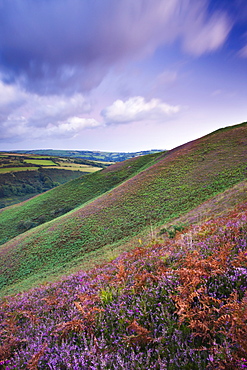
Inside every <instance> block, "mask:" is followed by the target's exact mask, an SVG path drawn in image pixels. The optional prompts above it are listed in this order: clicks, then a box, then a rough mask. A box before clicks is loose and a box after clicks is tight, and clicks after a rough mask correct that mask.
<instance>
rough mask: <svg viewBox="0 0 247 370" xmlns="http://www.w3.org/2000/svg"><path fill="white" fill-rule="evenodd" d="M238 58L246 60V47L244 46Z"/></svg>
mask: <svg viewBox="0 0 247 370" xmlns="http://www.w3.org/2000/svg"><path fill="white" fill-rule="evenodd" d="M238 54H239V56H240V57H241V58H247V45H245V46H244V47H243V48H242V49H241V50H240V51H239V53H238Z"/></svg>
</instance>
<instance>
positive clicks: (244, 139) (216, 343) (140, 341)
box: [0, 123, 247, 370]
mask: <svg viewBox="0 0 247 370" xmlns="http://www.w3.org/2000/svg"><path fill="white" fill-rule="evenodd" d="M246 145H247V124H246V123H243V124H240V125H236V126H233V127H228V128H225V129H221V130H218V131H216V132H214V133H212V134H210V135H207V136H204V137H203V138H200V139H198V140H195V141H193V142H190V143H187V144H184V145H182V146H180V147H178V148H175V149H173V150H171V151H168V152H164V153H156V154H152V155H151V156H143V157H139V158H133V159H131V160H129V161H126V162H123V163H121V164H120V163H117V164H115V165H113V166H110V167H108V168H106V169H103V170H101V171H99V172H96V173H94V174H91V175H86V176H85V177H84V178H83V181H82V179H76V180H73V181H71V182H69V183H67V184H64V185H62V186H59V187H57V188H56V189H52V190H50V191H48V192H46V193H44V194H41V195H39V196H37V197H35V198H33V199H31V200H28V201H26V202H24V203H23V204H20V205H15V206H12V207H9V208H6V209H4V210H3V211H2V212H1V213H0V221H2V229H1V233H2V234H1V235H4V238H6V239H10V240H9V241H7V242H6V243H4V244H3V245H2V246H0V270H1V295H2V298H1V300H0V305H1V310H0V312H1V323H0V336H1V339H0V364H1V365H0V366H2V368H3V369H4V370H12V369H16V368H17V369H29V370H30V369H31V370H37V369H38V370H43V369H54V370H55V369H83V370H88V369H91V370H93V369H109V370H110V369H116V370H118V369H119V370H120V369H126V370H127V369H130V370H135V369H137V370H138V369H143V370H144V369H145V370H146V369H156V370H162V369H164V370H165V369H168V370H178V369H184V370H186V369H188V370H190V369H192V370H202V369H203V370H204V369H205V370H206V369H210V370H213V369H228V370H235V369H236V370H240V369H244V368H246V367H247V341H246V337H247V310H246V306H247V305H246V303H247V227H246V226H247V192H246V189H247V179H246V177H247V171H246ZM79 189H80V190H79ZM82 189H83V190H82ZM90 192H91V194H90ZM46 196H48V198H45V197H46ZM73 197H74V198H73ZM52 198H54V201H56V198H57V201H58V204H59V205H60V206H61V205H63V206H64V207H65V206H66V202H65V201H66V200H68V204H69V205H70V207H72V209H71V210H70V211H69V212H68V213H66V214H64V215H63V216H59V215H58V216H59V217H57V215H56V213H54V214H53V215H52V217H50V215H51V210H52V209H54V205H55V203H52ZM59 199H60V200H59ZM62 200H63V201H62ZM60 202H61V203H60ZM73 202H75V203H73ZM49 206H50V207H51V208H49ZM35 207H36V208H35ZM38 209H39V213H38ZM40 210H42V211H43V210H44V212H43V213H44V215H45V217H48V219H47V220H46V219H44V220H43V223H42V224H40V225H38V226H36V227H32V228H31V229H29V230H26V231H25V232H23V230H21V229H20V228H19V230H18V225H19V226H20V221H21V219H20V217H21V214H22V217H23V213H22V212H25V215H29V218H30V220H31V221H33V220H35V218H34V217H36V216H35V215H39V216H40ZM46 214H47V215H49V216H46ZM37 217H38V216H37ZM49 217H50V220H49ZM12 224H13V229H15V231H14V232H13V234H11V231H10V232H9V231H8V232H6V231H5V229H11V228H8V227H6V226H7V225H12ZM33 226H35V225H33ZM16 230H18V232H17V231H16ZM4 233H5V234H4ZM17 234H19V235H17ZM2 242H4V239H2ZM107 261H108V262H107ZM72 271H74V272H75V271H78V272H76V273H74V274H72V275H69V273H71V272H72ZM45 281H46V284H45V285H40V284H41V283H44V282H45ZM31 287H32V290H28V289H30V288H31Z"/></svg>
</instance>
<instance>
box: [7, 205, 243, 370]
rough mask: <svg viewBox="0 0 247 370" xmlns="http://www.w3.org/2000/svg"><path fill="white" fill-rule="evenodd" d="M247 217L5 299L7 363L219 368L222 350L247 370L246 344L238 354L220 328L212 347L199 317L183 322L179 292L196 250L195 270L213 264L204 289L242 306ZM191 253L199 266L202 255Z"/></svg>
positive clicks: (93, 368)
mask: <svg viewBox="0 0 247 370" xmlns="http://www.w3.org/2000/svg"><path fill="white" fill-rule="evenodd" d="M246 223H247V222H246V210H245V211H242V212H239V213H237V214H234V215H232V214H231V215H229V216H228V217H225V218H224V217H222V218H219V219H217V220H210V221H208V222H206V223H204V224H202V225H201V227H199V228H198V227H197V228H191V229H190V230H189V231H187V235H188V233H189V237H188V236H187V237H186V236H184V235H183V237H182V236H181V235H178V236H177V237H176V239H175V240H171V239H168V238H167V239H166V240H164V242H163V243H157V244H152V245H151V246H147V247H145V248H144V247H140V248H137V249H135V250H133V251H132V252H129V253H125V254H124V255H122V256H120V257H119V258H117V259H116V260H114V261H113V262H111V263H108V264H106V265H104V266H102V267H98V268H95V269H93V270H91V271H89V272H88V273H85V272H81V273H78V274H75V275H73V276H70V277H68V278H65V279H64V280H63V281H60V282H58V283H53V284H50V285H46V286H43V287H40V288H37V289H34V290H32V291H29V292H27V293H23V294H18V295H16V296H13V297H5V298H4V299H2V300H1V301H0V336H1V341H0V368H1V369H4V370H13V369H18V370H21V369H29V370H35V369H38V370H43V369H48V370H49V369H51V370H57V369H61V370H63V369H64V370H65V369H73V370H76V369H78V370H79V369H82V370H101V369H114V370H120V369H126V370H127V369H128V370H138V369H143V370H144V369H145V370H146V369H155V370H158V369H159V370H162V369H168V370H174V369H184V370H185V369H191V370H193V369H195V370H200V369H206V368H209V369H210V368H211V369H214V368H216V367H215V366H216V365H217V364H219V362H217V361H220V360H219V358H221V357H222V353H223V352H222V351H223V350H222V348H225V350H226V353H228V354H227V355H226V359H228V360H229V359H230V360H232V361H233V363H234V366H235V368H236V369H238V368H239V369H242V368H245V367H246V361H247V359H246V358H245V354H244V352H242V353H241V357H240V358H239V357H238V358H236V356H235V353H234V350H235V349H234V348H235V347H234V348H233V343H234V345H235V342H233V341H231V340H230V341H229V340H228V339H227V338H225V337H220V336H217V338H216V339H215V340H216V341H217V343H216V344H215V347H214V350H213V351H212V348H210V343H209V342H207V340H206V341H204V339H203V338H202V337H198V336H196V335H195V332H194V331H193V329H192V325H191V323H190V322H186V321H181V320H180V317H179V310H180V311H182V309H181V307H178V305H177V301H176V298H175V297H178V296H179V294H180V295H181V294H182V293H181V292H182V290H181V284H182V283H181V281H180V279H181V275H180V274H179V271H180V269H183V272H186V269H187V270H188V267H186V266H187V265H186V263H187V262H185V261H187V260H188V258H190V256H191V255H192V252H193V251H196V252H197V254H198V259H201V261H202V265H201V266H202V267H200V268H201V270H200V269H199V267H198V266H197V267H195V268H198V271H199V272H198V274H199V273H200V271H202V268H203V269H204V270H203V273H201V275H200V280H198V281H199V283H198V286H195V291H196V290H198V292H202V291H203V292H204V293H205V292H206V294H207V295H208V296H209V297H212V298H214V299H215V300H216V299H217V300H221V302H223V303H224V302H226V300H227V299H228V298H229V297H230V296H231V294H232V292H237V297H238V298H237V303H238V304H240V303H241V302H242V301H243V300H244V299H246V290H247V264H246V263H247V255H246V237H247V230H246ZM222 251H223V252H222ZM224 251H225V252H224ZM189 261H190V263H191V266H192V267H191V268H192V269H193V263H195V266H196V263H197V261H196V260H195V262H193V258H190V260H189ZM191 261H192V262H191ZM203 261H205V263H204V265H203ZM207 261H211V262H210V263H209V262H207ZM206 263H207V264H206ZM181 271H182V270H181ZM188 271H189V270H188ZM191 271H192V270H191ZM188 274H189V272H188ZM188 276H189V275H188ZM198 276H199V275H198ZM188 285H189V283H188ZM188 289H189V287H188ZM192 293H193V292H192ZM198 297H199V294H198ZM198 297H197V298H196V299H197V300H195V301H194V302H192V303H193V304H195V307H200V297H199V298H198ZM184 299H187V298H186V297H185V298H184ZM180 302H182V300H180ZM223 303H222V304H223ZM200 309H201V308H200ZM192 310H193V307H192ZM192 312H194V311H192ZM218 347H220V351H218V354H217V348H218ZM227 351H228V352H227ZM227 356H228V357H227ZM234 356H235V357H234Z"/></svg>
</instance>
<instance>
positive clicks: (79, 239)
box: [0, 123, 247, 294]
mask: <svg viewBox="0 0 247 370" xmlns="http://www.w3.org/2000/svg"><path fill="white" fill-rule="evenodd" d="M246 144H247V124H246V123H243V124H240V125H236V126H232V127H227V128H225V129H221V130H218V131H216V132H214V133H212V134H210V135H207V136H205V137H202V138H200V139H198V140H195V141H192V142H190V143H187V144H184V145H182V146H180V147H178V148H175V149H173V150H171V151H168V152H165V153H161V154H160V153H158V154H154V155H152V156H151V157H148V158H146V157H145V156H144V157H140V159H135V158H134V159H132V160H130V161H133V162H128V161H127V162H123V164H121V165H119V164H116V165H113V166H110V167H108V168H106V169H104V170H103V171H99V172H97V173H95V174H92V175H87V179H88V181H89V182H88V183H87V182H86V183H85V184H84V183H83V182H81V180H80V179H77V180H74V181H72V182H71V183H68V184H70V185H71V184H73V185H72V187H70V185H68V184H65V185H62V186H61V187H58V188H56V189H53V190H51V191H49V192H47V193H45V194H42V195H39V196H38V197H36V198H34V199H33V200H32V203H30V202H31V200H29V201H28V202H26V203H24V204H21V205H19V206H14V207H10V209H6V210H4V211H2V213H1V214H0V215H1V219H2V220H3V221H4V222H5V224H4V223H3V226H2V229H1V230H2V231H1V232H2V233H3V234H2V235H4V237H5V238H11V237H13V236H15V235H16V233H17V232H16V229H18V226H16V225H19V222H20V217H21V214H22V215H23V214H25V215H29V216H30V219H31V220H35V217H36V215H38V216H37V217H40V216H41V212H42V215H46V207H48V208H47V212H48V213H47V214H49V216H48V218H49V217H50V214H51V210H50V209H51V208H50V202H52V201H53V202H54V203H53V205H52V207H53V208H52V209H55V208H54V204H56V207H58V209H59V208H60V207H66V206H67V199H68V204H69V207H70V208H73V209H72V210H71V211H70V212H69V213H67V214H65V215H63V216H61V217H57V218H54V219H53V220H51V221H49V222H45V223H43V224H42V225H39V226H37V227H35V228H33V229H32V230H28V231H26V232H24V233H22V234H20V235H19V236H16V237H14V238H13V239H12V240H10V241H8V242H7V243H5V244H3V245H2V246H1V249H0V270H1V282H0V284H1V288H2V292H3V294H5V293H6V292H11V291H16V290H18V289H23V288H27V287H30V286H35V285H36V284H37V283H39V282H42V281H47V280H49V279H50V278H51V276H52V275H53V274H55V275H57V276H59V275H61V274H68V273H69V271H71V269H76V268H78V269H79V268H80V266H82V264H83V263H84V262H85V260H90V256H92V255H93V254H94V253H95V251H97V253H98V254H100V253H102V254H103V253H104V249H105V248H110V249H112V250H114V248H115V247H117V246H118V245H120V244H124V242H126V241H127V240H128V239H129V238H132V237H133V236H135V235H138V234H139V233H141V232H143V231H144V230H150V229H153V228H155V227H158V226H160V225H163V224H165V223H168V222H171V221H172V220H173V219H176V218H177V217H179V216H182V215H183V214H185V213H187V212H188V211H190V210H192V209H193V208H195V207H197V206H199V205H200V204H201V203H203V202H205V201H207V200H208V199H210V198H212V197H213V196H216V195H217V194H220V193H222V192H224V191H225V190H226V189H229V188H231V187H233V186H234V185H236V184H238V183H239V182H241V181H244V180H245V179H246V176H247V170H246V158H247V146H246ZM136 161H137V162H136ZM138 161H141V165H140V162H139V163H138ZM131 163H138V165H136V166H137V168H136V169H135V170H134V169H132V167H131ZM122 166H124V168H125V170H124V171H123V172H124V173H125V171H126V167H127V170H129V171H130V173H129V174H128V176H126V173H125V175H124V176H123V177H121V176H119V173H118V171H120V173H121V169H123V167H122ZM127 172H128V171H127ZM93 176H101V177H100V178H98V179H94V180H93V182H91V183H90V181H91V180H92V179H93ZM113 178H114V179H115V180H116V181H115V180H114V181H115V182H114V181H113ZM84 179H85V177H84ZM107 179H110V184H109V183H108V185H106V184H107ZM83 181H84V180H83ZM100 181H102V183H101V184H100ZM95 184H98V185H99V188H98V189H97V191H95V190H94V189H95V188H94V186H95ZM92 185H93V186H92ZM87 186H88V193H87V195H86V196H82V197H80V195H79V193H78V191H79V188H80V187H81V188H84V190H83V191H85V189H86V188H87ZM59 188H60V191H61V193H60V195H59V196H61V198H57V197H56V194H59V193H56V192H55V191H58V189H59ZM47 196H48V197H49V198H48V200H46V198H45V197H47ZM71 198H73V201H72V200H71ZM59 199H60V200H59ZM36 202H37V203H36ZM42 202H43V203H42ZM35 204H36V207H37V208H36V211H34V210H33V209H34V208H35ZM59 204H60V205H59ZM46 205H48V206H46ZM18 207H19V208H18ZM25 207H26V209H25ZM29 207H30V208H29ZM33 207H34V208H33ZM74 207H77V208H74ZM24 209H25V211H24ZM40 210H41V212H40ZM12 212H13V213H12ZM18 212H19V215H18V216H16V215H17V214H18ZM54 216H56V212H55V213H54V214H53V216H52V217H54ZM45 217H46V216H45ZM52 217H51V218H52ZM12 225H13V229H15V231H14V232H13V233H11V231H10V232H5V231H4V230H5V229H9V230H11V229H12ZM19 232H20V231H19Z"/></svg>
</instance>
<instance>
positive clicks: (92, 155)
mask: <svg viewBox="0 0 247 370" xmlns="http://www.w3.org/2000/svg"><path fill="white" fill-rule="evenodd" d="M162 151H164V150H160V149H151V150H142V151H139V152H130V153H128V152H101V151H90V150H53V149H42V150H16V151H15V153H26V154H39V155H48V156H58V157H65V158H66V157H70V158H82V159H88V160H91V161H103V162H122V161H125V160H126V159H129V158H134V157H138V156H140V155H147V154H153V153H158V152H162Z"/></svg>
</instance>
